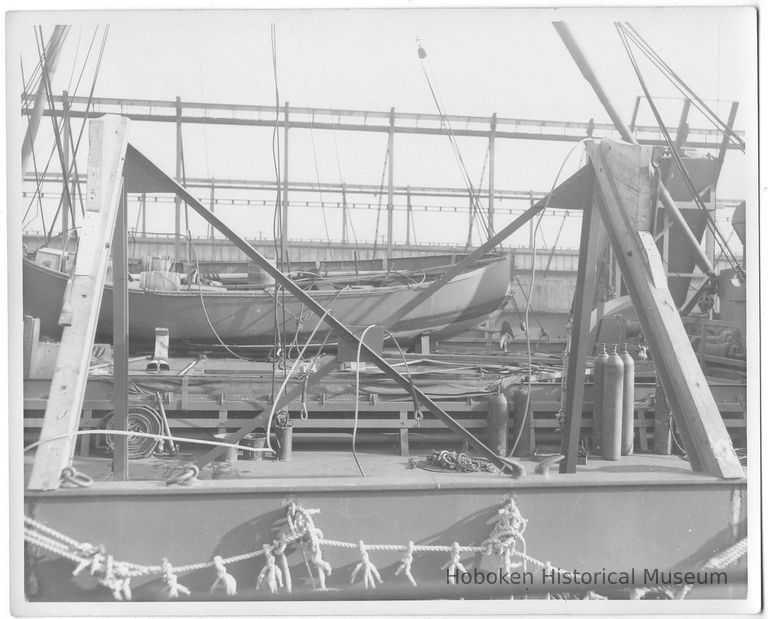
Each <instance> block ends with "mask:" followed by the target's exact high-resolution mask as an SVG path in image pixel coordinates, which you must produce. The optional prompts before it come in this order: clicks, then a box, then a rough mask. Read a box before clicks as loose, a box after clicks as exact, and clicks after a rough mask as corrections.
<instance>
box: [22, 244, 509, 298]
mask: <svg viewBox="0 0 768 619" xmlns="http://www.w3.org/2000/svg"><path fill="white" fill-rule="evenodd" d="M509 256H510V254H505V255H504V256H502V257H499V258H498V259H497V260H493V261H491V262H487V263H485V264H481V265H479V266H475V267H473V268H471V269H469V270H468V271H465V272H463V273H459V274H458V275H456V276H454V277H452V278H451V279H450V280H449V281H448V282H446V283H445V284H444V286H443V287H447V286H450V285H451V284H457V283H460V282H465V281H466V280H469V279H477V278H478V277H482V276H483V274H485V273H486V272H487V271H488V270H490V269H491V268H493V267H496V268H501V266H502V265H506V264H507V263H508V261H509ZM25 260H26V262H27V263H28V265H29V266H30V267H34V268H36V269H37V270H39V271H41V272H43V273H45V274H47V275H48V276H52V277H56V278H58V279H61V280H67V281H68V280H69V279H71V276H69V275H67V274H66V273H62V272H60V271H55V270H53V269H49V268H48V267H45V266H43V265H40V264H38V263H36V262H35V261H34V260H30V259H28V258H25ZM448 266H450V265H448ZM434 281H436V280H430V281H424V282H418V283H413V284H396V285H392V286H370V287H364V288H363V287H361V288H357V287H351V286H345V287H344V288H339V289H332V290H322V289H321V290H305V291H304V292H306V293H307V294H309V295H311V296H312V297H313V298H317V299H323V300H325V299H332V298H334V297H336V296H337V295H338V296H339V297H342V296H344V297H350V296H354V295H358V296H382V295H386V294H391V293H393V292H403V291H408V290H413V291H421V290H424V289H426V288H427V287H429V286H430V285H431V284H432V283H434ZM211 288H212V287H208V288H206V289H205V290H201V289H200V288H199V287H193V286H191V287H189V288H187V289H185V290H148V289H144V288H130V287H129V288H128V293H129V294H131V295H135V294H147V295H152V296H157V297H170V298H176V297H181V298H187V297H192V296H194V297H198V296H200V294H201V293H202V295H203V296H204V297H206V298H229V299H254V298H258V299H261V298H264V299H273V298H274V293H273V292H270V291H269V290H267V289H257V290H230V289H226V288H224V289H223V290H221V291H218V290H211ZM104 289H105V290H110V291H111V290H113V286H112V285H111V284H105V285H104ZM436 292H439V291H436ZM296 300H297V301H300V299H296Z"/></svg>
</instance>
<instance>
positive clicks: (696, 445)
mask: <svg viewBox="0 0 768 619" xmlns="http://www.w3.org/2000/svg"><path fill="white" fill-rule="evenodd" d="M650 150H651V149H649V148H647V147H640V146H636V145H629V144H626V143H622V142H616V141H612V140H602V141H601V142H599V143H595V142H590V143H588V144H587V151H588V154H589V157H590V160H591V161H592V165H593V167H594V169H595V174H596V178H597V181H598V186H599V199H598V206H599V208H600V214H601V217H602V220H603V223H604V225H605V228H606V230H607V232H608V236H609V238H610V239H611V243H612V244H613V247H614V250H615V252H616V257H617V259H618V261H619V266H620V268H621V272H622V274H623V276H624V282H625V284H626V285H627V288H628V290H629V293H630V295H631V297H632V300H633V302H634V305H635V308H636V309H637V314H638V317H639V319H640V324H641V325H642V328H643V333H644V334H645V337H646V338H647V339H648V342H649V344H650V348H651V351H652V353H653V357H654V359H655V361H656V365H657V369H658V372H659V376H660V377H661V381H662V385H663V387H664V392H665V394H666V398H667V401H668V402H669V406H670V409H671V410H672V413H673V415H674V417H675V421H676V423H677V426H678V427H679V428H680V431H681V433H682V436H683V442H684V443H685V446H686V449H687V450H688V452H689V459H690V461H691V465H692V467H694V470H696V469H697V468H699V467H700V468H701V470H703V471H705V472H707V473H709V474H711V475H713V476H716V477H719V478H724V479H732V478H740V477H743V475H744V471H743V469H742V467H741V464H740V463H739V459H738V457H737V456H736V453H735V452H734V450H733V445H732V444H731V440H730V437H729V436H728V432H727V431H726V428H725V425H724V424H723V420H722V417H721V416H720V413H719V411H718V408H717V403H716V402H715V399H714V397H713V396H712V392H711V391H710V389H709V386H708V384H707V380H706V377H705V376H704V373H703V372H702V370H701V366H700V365H699V363H698V361H697V359H696V354H695V353H694V351H693V348H692V347H691V344H690V341H689V339H688V334H687V332H686V330H685V327H684V325H683V322H682V319H681V318H680V314H679V313H678V311H677V308H676V307H675V303H674V301H673V300H672V296H671V295H670V292H669V289H668V288H667V285H666V278H665V277H664V276H663V272H662V273H660V274H658V273H657V271H658V265H659V264H660V263H661V258H660V256H659V253H658V250H657V249H656V246H655V244H654V243H653V242H652V237H651V238H650V241H649V242H644V241H643V237H642V236H641V234H640V233H639V232H638V231H637V228H638V221H637V220H636V219H635V217H636V214H637V213H643V212H644V211H643V209H644V207H645V206H647V204H646V203H647V202H648V200H649V196H650V195H651V181H650V177H649V164H650V160H651V152H650ZM647 236H648V237H650V235H647ZM697 460H698V462H697Z"/></svg>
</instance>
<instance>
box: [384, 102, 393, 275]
mask: <svg viewBox="0 0 768 619" xmlns="http://www.w3.org/2000/svg"><path fill="white" fill-rule="evenodd" d="M388 172H389V181H388V185H387V254H386V256H385V258H384V268H385V269H386V270H389V261H390V260H391V259H392V233H393V224H394V206H395V205H394V190H395V184H394V183H395V108H392V109H390V110H389V169H388Z"/></svg>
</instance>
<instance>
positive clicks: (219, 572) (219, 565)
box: [211, 555, 237, 595]
mask: <svg viewBox="0 0 768 619" xmlns="http://www.w3.org/2000/svg"><path fill="white" fill-rule="evenodd" d="M213 566H214V567H215V568H216V580H215V581H214V582H213V584H212V585H211V593H214V592H215V591H217V590H219V589H224V593H226V594H227V595H235V594H236V593H237V581H236V580H235V577H234V576H232V574H230V573H229V572H227V567H226V566H225V565H224V559H222V558H221V556H219V555H216V556H215V557H214V558H213Z"/></svg>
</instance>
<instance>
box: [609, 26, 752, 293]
mask: <svg viewBox="0 0 768 619" xmlns="http://www.w3.org/2000/svg"><path fill="white" fill-rule="evenodd" d="M616 29H617V30H618V32H619V38H620V39H621V41H622V43H623V45H624V49H625V50H626V52H627V55H628V56H629V60H630V63H631V64H632V68H633V69H634V71H635V74H636V75H637V79H638V81H639V82H640V87H641V88H642V90H643V93H644V94H645V98H646V100H647V101H648V105H649V106H650V108H651V111H652V112H653V115H654V117H655V119H656V123H657V124H658V125H659V129H660V130H661V132H662V134H663V136H664V140H665V142H666V143H667V147H668V148H669V151H670V153H671V154H672V158H673V159H674V160H675V163H676V164H677V167H678V169H679V170H680V173H681V176H682V178H683V181H684V182H685V185H686V187H687V188H688V191H689V192H690V194H691V197H692V198H693V201H694V203H695V204H696V206H697V207H698V208H699V210H700V211H702V212H703V213H704V216H705V219H706V222H707V227H709V229H710V230H711V231H712V234H713V237H714V239H715V241H716V242H717V244H718V245H719V246H720V249H721V250H722V252H723V253H724V254H725V256H726V259H727V260H728V263H729V264H730V266H731V267H732V268H733V269H734V271H735V274H736V276H737V277H738V278H739V280H741V281H742V282H743V276H744V269H743V268H742V266H741V265H740V264H739V261H738V259H737V258H736V256H735V254H734V253H733V252H732V251H731V248H730V247H728V243H727V241H726V239H725V235H723V233H722V232H721V230H720V228H719V227H718V226H717V223H716V222H715V221H714V220H713V219H712V215H711V213H710V212H709V210H708V209H707V207H706V206H705V205H704V203H703V202H702V200H701V196H700V195H699V192H698V191H696V188H695V187H694V185H693V181H692V180H691V178H690V175H689V174H688V171H687V169H686V167H685V164H684V163H683V160H682V157H681V155H680V153H679V151H678V148H677V147H676V146H675V143H674V140H673V139H672V136H671V135H670V134H669V130H668V129H667V127H666V125H665V124H664V121H663V119H662V118H661V114H660V113H659V110H658V108H657V107H656V104H655V103H654V100H653V98H652V97H651V93H650V91H649V90H648V86H647V85H646V83H645V79H644V78H643V75H642V72H641V71H640V67H639V66H638V64H637V60H636V59H635V56H634V54H633V52H632V48H631V46H630V45H629V41H628V38H627V36H626V34H625V29H624V27H623V26H622V25H621V24H619V23H617V24H616Z"/></svg>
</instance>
